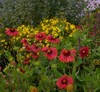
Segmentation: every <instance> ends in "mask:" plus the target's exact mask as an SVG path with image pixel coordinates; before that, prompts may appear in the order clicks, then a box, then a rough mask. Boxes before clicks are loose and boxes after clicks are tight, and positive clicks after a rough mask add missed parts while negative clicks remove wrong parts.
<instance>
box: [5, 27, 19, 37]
mask: <svg viewBox="0 0 100 92" xmlns="http://www.w3.org/2000/svg"><path fill="white" fill-rule="evenodd" d="M5 33H6V34H7V35H9V36H17V35H18V31H17V29H15V28H7V29H6V31H5Z"/></svg>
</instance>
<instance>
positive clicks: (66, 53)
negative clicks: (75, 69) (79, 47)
mask: <svg viewBox="0 0 100 92" xmlns="http://www.w3.org/2000/svg"><path fill="white" fill-rule="evenodd" d="M75 55H76V50H66V49H62V51H61V52H60V56H59V57H58V58H59V60H60V61H61V62H66V63H67V62H72V61H74V56H75Z"/></svg>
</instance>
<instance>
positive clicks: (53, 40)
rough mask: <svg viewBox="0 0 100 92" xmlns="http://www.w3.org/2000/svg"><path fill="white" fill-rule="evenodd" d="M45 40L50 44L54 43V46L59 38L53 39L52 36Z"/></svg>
mask: <svg viewBox="0 0 100 92" xmlns="http://www.w3.org/2000/svg"><path fill="white" fill-rule="evenodd" d="M46 39H47V40H48V42H52V43H56V44H57V43H59V42H60V39H59V38H53V36H52V35H49V36H47V37H46Z"/></svg>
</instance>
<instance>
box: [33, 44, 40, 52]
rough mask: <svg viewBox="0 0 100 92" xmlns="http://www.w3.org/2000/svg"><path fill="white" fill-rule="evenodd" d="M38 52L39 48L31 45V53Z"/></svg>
mask: <svg viewBox="0 0 100 92" xmlns="http://www.w3.org/2000/svg"><path fill="white" fill-rule="evenodd" d="M40 50H41V48H40V47H39V46H37V45H36V44H32V45H31V51H33V52H38V51H40Z"/></svg>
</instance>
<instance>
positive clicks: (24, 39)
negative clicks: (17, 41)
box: [21, 38, 28, 46]
mask: <svg viewBox="0 0 100 92" xmlns="http://www.w3.org/2000/svg"><path fill="white" fill-rule="evenodd" d="M21 43H22V44H23V45H25V46H27V45H28V42H27V40H26V38H23V39H22V40H21Z"/></svg>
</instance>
